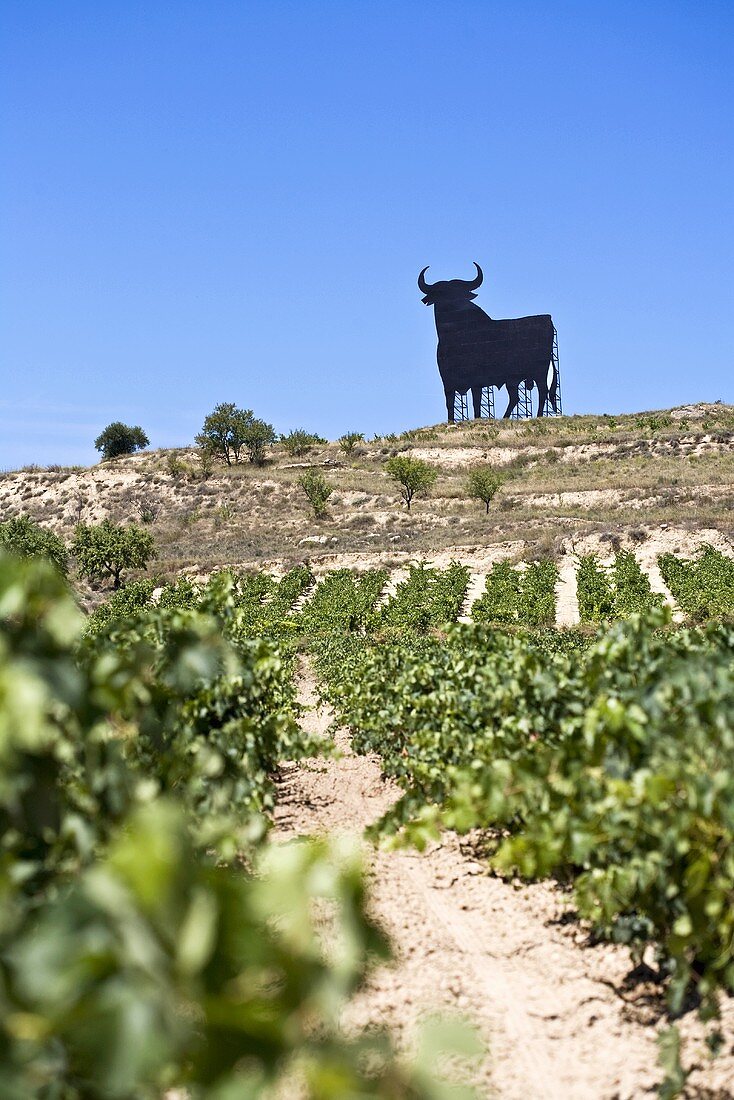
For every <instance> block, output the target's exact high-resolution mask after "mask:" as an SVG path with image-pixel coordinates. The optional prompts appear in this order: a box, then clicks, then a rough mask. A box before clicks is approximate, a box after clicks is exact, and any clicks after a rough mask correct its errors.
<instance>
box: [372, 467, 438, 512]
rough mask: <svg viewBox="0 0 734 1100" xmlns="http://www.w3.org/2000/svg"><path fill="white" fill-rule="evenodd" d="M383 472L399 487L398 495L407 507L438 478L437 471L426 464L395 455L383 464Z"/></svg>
mask: <svg viewBox="0 0 734 1100" xmlns="http://www.w3.org/2000/svg"><path fill="white" fill-rule="evenodd" d="M385 470H386V472H387V473H388V474H389V476H390V477H391V478H392V479H393V481H397V483H398V484H399V485H400V495H401V496H402V498H403V500H404V501H405V503H406V504H407V506H408V511H410V504H411V501H412V500H413V497H414V496H416V495H418V494H420V493H427V492H428V491H429V489H430V488H431V487H432V485H433V484H434V482H435V480H436V478H437V477H438V471H437V470H436V469H435V468H434V467H433V466H431V465H430V464H429V463H428V462H423V460H422V459H420V458H411V457H410V456H409V455H395V456H394V458H389V459H388V460H387V462H386V463H385Z"/></svg>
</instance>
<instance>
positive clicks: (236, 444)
mask: <svg viewBox="0 0 734 1100" xmlns="http://www.w3.org/2000/svg"><path fill="white" fill-rule="evenodd" d="M276 439H277V436H276V434H275V429H274V428H273V426H272V424H266V423H265V421H264V420H258V419H257V418H256V417H255V414H254V413H253V411H252V409H238V408H237V406H236V405H235V404H233V402H231V401H228V402H224V403H222V404H221V405H217V406H216V408H215V409H214V410H213V412H210V413H209V415H208V416H207V417H206V419H205V420H204V426H203V428H202V429H201V431H200V432H199V434H198V435H197V437H196V443H197V444H198V446H199V447H201V449H202V450H203V451H207V452H208V453H209V454H210V455H214V456H217V457H218V458H223V459H224V461H225V462H226V463H227V465H228V466H231V465H232V462H233V461H234V462H239V461H240V455H241V454H242V451H243V449H244V450H246V451H247V453H248V455H249V458H250V462H255V463H257V465H262V463H263V462H264V461H265V448H266V447H267V446H269V445H270V444H271V443H275V441H276Z"/></svg>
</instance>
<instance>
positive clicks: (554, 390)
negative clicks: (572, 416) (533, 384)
mask: <svg viewBox="0 0 734 1100" xmlns="http://www.w3.org/2000/svg"><path fill="white" fill-rule="evenodd" d="M555 338H556V330H555V329H553V341H554V344H555ZM551 366H552V367H553V380H552V381H551V384H550V389H549V390H548V398H549V400H550V403H551V405H552V406H553V412H554V413H557V412H558V368H557V366H556V356H555V347H553V348H552V349H551Z"/></svg>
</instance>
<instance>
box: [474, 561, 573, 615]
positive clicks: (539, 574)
mask: <svg viewBox="0 0 734 1100" xmlns="http://www.w3.org/2000/svg"><path fill="white" fill-rule="evenodd" d="M557 581H558V567H557V566H556V565H555V563H554V562H552V561H540V562H532V563H531V564H530V565H528V567H527V569H524V570H520V569H516V568H514V567H513V566H512V565H511V564H510V562H509V561H500V562H496V563H495V565H493V566H492V569H491V571H490V572H489V574H488V575H487V580H486V584H485V590H484V593H483V595H482V596H481V597H480V598H479V599H478V600H477V601H476V602H475V603H474V605H473V607H472V609H471V614H472V618H473V619H474V621H475V622H478V623H512V624H519V625H522V626H530V627H541V626H552V625H553V623H554V622H555V617H556V590H555V588H556V583H557Z"/></svg>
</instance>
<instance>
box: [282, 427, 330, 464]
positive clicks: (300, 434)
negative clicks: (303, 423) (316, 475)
mask: <svg viewBox="0 0 734 1100" xmlns="http://www.w3.org/2000/svg"><path fill="white" fill-rule="evenodd" d="M280 442H281V443H282V445H283V450H284V451H286V452H287V453H288V454H289V455H295V456H297V457H300V456H301V455H307V454H308V452H309V451H311V450H313V448H314V447H317V446H318V445H319V444H320V443H326V440H325V439H322V438H321V436H320V435H314V434H313V433H312V432H307V431H306V430H305V429H304V428H294V429H293V431H292V432H288V435H281V437H280Z"/></svg>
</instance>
